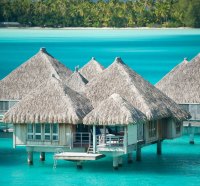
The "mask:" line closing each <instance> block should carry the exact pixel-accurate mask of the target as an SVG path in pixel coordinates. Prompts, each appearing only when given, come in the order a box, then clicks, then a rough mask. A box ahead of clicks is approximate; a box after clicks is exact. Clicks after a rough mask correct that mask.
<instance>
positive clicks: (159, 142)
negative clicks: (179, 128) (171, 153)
mask: <svg viewBox="0 0 200 186" xmlns="http://www.w3.org/2000/svg"><path fill="white" fill-rule="evenodd" d="M161 154H162V142H161V140H158V142H157V155H161Z"/></svg>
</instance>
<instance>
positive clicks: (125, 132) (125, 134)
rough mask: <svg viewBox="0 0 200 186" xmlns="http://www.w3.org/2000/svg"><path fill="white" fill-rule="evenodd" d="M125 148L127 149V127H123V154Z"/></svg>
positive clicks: (125, 151) (125, 150)
mask: <svg viewBox="0 0 200 186" xmlns="http://www.w3.org/2000/svg"><path fill="white" fill-rule="evenodd" d="M127 147H128V132H127V126H124V153H125V154H126V153H127Z"/></svg>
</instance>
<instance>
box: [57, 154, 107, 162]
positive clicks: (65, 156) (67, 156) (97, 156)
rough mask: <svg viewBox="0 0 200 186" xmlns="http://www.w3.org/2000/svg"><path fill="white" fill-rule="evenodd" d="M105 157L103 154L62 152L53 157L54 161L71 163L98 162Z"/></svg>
mask: <svg viewBox="0 0 200 186" xmlns="http://www.w3.org/2000/svg"><path fill="white" fill-rule="evenodd" d="M103 157H105V155H104V154H91V153H84V152H62V153H57V154H55V155H54V159H56V160H71V161H84V160H98V159H101V158H103Z"/></svg>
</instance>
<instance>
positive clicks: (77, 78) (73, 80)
mask: <svg viewBox="0 0 200 186" xmlns="http://www.w3.org/2000/svg"><path fill="white" fill-rule="evenodd" d="M87 83H88V80H87V79H85V78H84V77H83V76H82V75H81V74H80V73H79V72H78V71H77V70H76V71H75V72H74V73H73V74H72V75H71V76H70V77H69V78H68V79H67V81H66V84H67V86H69V87H70V88H71V89H72V90H75V91H76V92H79V93H84V92H85V86H86V84H87Z"/></svg>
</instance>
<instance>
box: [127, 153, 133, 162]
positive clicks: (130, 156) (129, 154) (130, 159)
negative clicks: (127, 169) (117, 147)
mask: <svg viewBox="0 0 200 186" xmlns="http://www.w3.org/2000/svg"><path fill="white" fill-rule="evenodd" d="M127 156H128V163H133V154H132V153H128V155H127Z"/></svg>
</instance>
